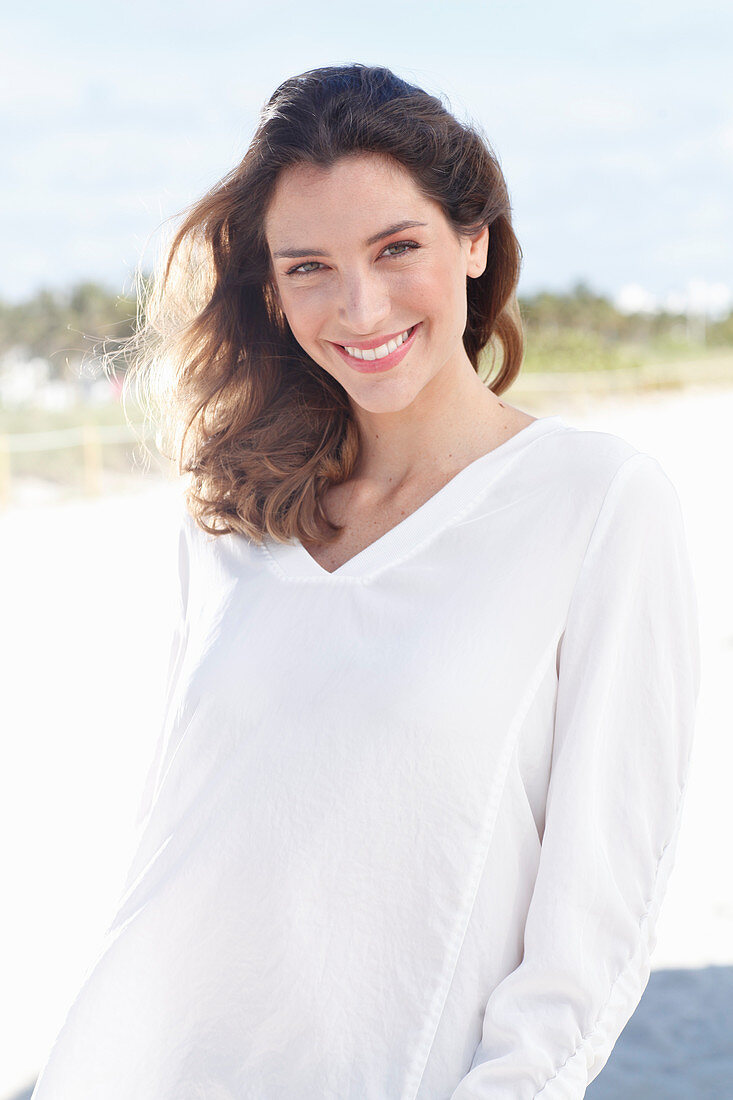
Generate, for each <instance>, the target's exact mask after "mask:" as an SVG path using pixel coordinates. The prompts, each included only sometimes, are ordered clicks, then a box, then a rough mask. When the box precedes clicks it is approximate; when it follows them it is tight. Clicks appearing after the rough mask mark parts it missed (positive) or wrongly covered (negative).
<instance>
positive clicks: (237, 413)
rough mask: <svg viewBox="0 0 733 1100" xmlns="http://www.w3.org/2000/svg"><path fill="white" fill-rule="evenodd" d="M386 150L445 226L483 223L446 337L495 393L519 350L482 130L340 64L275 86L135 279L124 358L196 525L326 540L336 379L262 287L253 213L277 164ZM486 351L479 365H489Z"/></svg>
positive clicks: (259, 237) (515, 254) (507, 227)
mask: <svg viewBox="0 0 733 1100" xmlns="http://www.w3.org/2000/svg"><path fill="white" fill-rule="evenodd" d="M354 153H376V154H380V155H383V156H384V155H386V156H388V157H391V158H393V160H394V161H396V162H398V163H399V164H400V165H402V166H403V167H404V168H406V169H407V170H408V171H409V172H410V173H411V175H412V178H413V179H414V181H415V183H416V186H417V187H418V188H419V189H420V190H421V192H422V193H423V194H424V195H426V196H427V197H428V198H431V199H433V200H435V201H436V202H437V203H438V204H439V205H440V206H441V208H442V210H443V212H444V214H445V216H446V217H447V219H448V220H449V222H450V223H451V224H452V226H453V228H454V231H455V232H457V233H458V234H473V235H475V234H476V233H478V232H480V231H481V229H482V228H483V227H484V226H490V234H489V250H488V260H487V264H486V269H485V271H484V272H483V274H482V275H481V276H479V277H478V278H472V279H469V280H467V284H468V285H467V291H466V292H467V296H468V303H467V304H468V312H467V322H466V328H465V331H464V333H463V345H464V347H465V350H466V353H467V355H468V358H469V359H470V361H471V363H472V365H473V367H474V369H475V370H476V371H477V373H478V374H479V375H480V377H481V378H482V381H484V383H485V384H486V385H488V386H489V388H490V389H491V390H492V391H493V392H494V393H496V394H500V393H502V392H503V391H504V390H505V389H507V388H508V387H509V386H510V385H511V383H512V382H513V381H514V379H515V378H516V376H517V374H518V372H519V369H520V366H521V362H522V355H523V336H522V326H521V320H520V317H519V309H518V305H517V299H516V286H517V282H518V279H519V269H520V264H521V256H522V253H521V249H520V246H519V242H518V241H517V238H516V236H515V234H514V230H513V228H512V224H511V210H510V203H509V197H508V192H507V187H506V183H505V180H504V176H503V174H502V171H501V168H500V166H499V163H498V160H497V158H496V156H495V155H494V153H493V151H492V150H491V147H490V146H489V143H488V142H487V140H486V138H485V136H484V135H483V134H482V132H481V131H480V129H479V128H478V127H477V126H475V125H467V124H464V123H461V122H460V121H459V120H458V119H456V118H455V117H454V115H453V114H452V113H451V112H450V111H449V110H448V109H447V108H446V107H445V106H444V105H443V102H442V101H441V99H439V98H437V97H435V96H433V95H430V94H428V93H427V92H425V91H423V89H421V88H419V87H415V86H413V85H411V84H408V83H406V82H405V81H404V80H402V79H400V78H399V77H397V76H396V75H395V74H394V73H392V72H391V71H390V70H389V69H386V68H382V67H378V66H367V65H361V64H349V65H343V66H341V65H338V66H330V67H326V68H319V69H312V70H310V71H309V72H305V73H301V74H300V75H299V76H294V77H291V78H290V79H288V80H286V81H284V83H282V84H281V85H280V86H279V87H278V88H277V89H276V90H275V92H274V93H273V94H272V96H271V97H270V99H269V100H268V102H267V103H266V104H265V105H264V107H263V109H262V112H261V115H260V118H259V123H258V126H257V130H256V132H255V135H254V137H253V139H252V141H251V143H250V145H249V148H248V149H247V151H246V153H245V155H244V158H243V159H242V161H241V162H240V163H239V164H238V165H237V166H236V167H235V168H233V169H232V170H231V171H230V172H229V173H228V174H227V175H226V176H224V178H223V179H221V180H220V181H219V182H218V183H217V184H215V186H214V187H212V188H211V190H209V191H208V192H207V193H206V194H204V195H203V197H202V198H200V199H198V200H197V201H196V202H194V203H193V204H192V205H191V206H189V207H188V208H187V210H186V211H184V215H183V221H182V224H181V225H180V227H179V228H178V229H177V231H176V232H175V233H174V235H173V236H172V240H171V241H170V243H169V244H168V245H166V246H165V247H164V249H163V251H162V253H161V254H160V258H159V260H158V263H157V265H156V268H155V270H154V272H153V275H152V277H151V279H150V280H149V281H147V282H146V281H144V278H143V277H141V276H140V274H139V272H138V273H137V275H136V278H137V280H138V300H139V303H140V304H139V307H138V310H139V311H138V321H137V326H136V331H135V333H134V335H133V336H132V337H131V338H130V340H129V341H127V342H126V345H125V348H124V351H123V355H124V358H125V359H126V361H127V371H126V374H125V379H124V385H123V400H126V398H127V397H128V396H129V395H130V394H131V393H134V395H135V398H136V401H137V402H138V404H140V405H141V406H142V408H143V410H144V411H145V415H146V422H147V419H148V418H149V419H150V420H152V422H153V424H154V426H155V429H156V443H157V446H158V449H159V450H160V451H161V453H162V454H163V455H165V457H166V458H168V459H173V460H174V461H175V462H176V464H177V470H178V473H179V474H184V473H185V474H189V475H190V478H189V480H188V482H187V488H186V493H185V496H186V507H187V509H188V511H189V512H190V513H191V515H192V517H193V518H194V520H195V521H196V523H197V524H198V526H199V527H201V528H202V530H204V531H207V532H209V533H210V534H224V533H227V532H238V533H240V534H243V535H245V536H247V537H248V538H251V539H254V540H255V541H257V542H259V541H261V539H262V537H263V536H270V537H271V538H273V539H275V540H277V541H290V540H292V539H293V538H298V539H300V540H302V541H319V540H320V541H330V540H331V539H332V538H335V537H336V535H337V534H338V532H339V531H340V530H341V527H339V526H338V525H336V524H334V523H332V522H331V521H330V520H329V519H328V517H327V516H326V514H325V512H324V509H323V506H322V497H323V494H324V491H325V490H326V489H327V488H328V487H329V485H332V484H334V483H340V482H342V481H345V480H347V479H348V477H349V476H350V474H351V473H352V472H353V470H354V468H355V466H356V462H357V458H358V455H359V432H358V428H357V424H356V421H355V419H354V417H353V414H352V411H351V407H350V405H349V400H348V396H347V394H346V391H345V390H344V388H343V387H342V386H341V384H340V383H339V382H337V381H336V380H335V379H334V378H333V377H332V376H331V375H330V374H328V373H327V372H326V371H325V370H323V368H322V367H320V366H319V365H318V364H316V363H315V362H314V361H313V360H312V359H311V358H310V357H309V356H308V355H307V354H306V353H305V351H304V350H303V349H302V348H301V346H300V345H299V344H298V343H297V341H296V340H295V338H294V336H293V335H292V333H291V331H290V329H289V327H288V325H287V322H286V320H285V317H284V315H283V313H282V311H281V310H280V307H279V305H278V302H277V298H276V295H275V292H274V274H273V271H272V268H271V261H270V254H269V249H268V246H267V241H266V238H265V231H264V224H265V214H266V211H267V208H268V205H269V202H270V199H271V197H272V196H273V192H274V188H275V183H276V180H277V177H278V173H279V172H281V171H282V169H284V168H285V167H287V166H289V165H294V164H301V163H311V164H315V165H318V166H321V167H330V166H331V165H333V164H334V163H335V162H336V161H337V160H338V159H339V158H340V157H343V156H346V155H348V154H354ZM498 349H501V351H502V355H501V360H500V365H499V369H498V370H497V373H496V376H495V377H494V378H493V379H492V380H491V381H488V379H487V378H486V372H483V373H482V368H483V366H484V363H485V360H486V359H487V356H486V354H485V352H486V351H488V352H489V353H490V354H489V358H490V365H489V371H488V373H490V372H491V370H493V368H494V366H495V364H496V352H497V350H498Z"/></svg>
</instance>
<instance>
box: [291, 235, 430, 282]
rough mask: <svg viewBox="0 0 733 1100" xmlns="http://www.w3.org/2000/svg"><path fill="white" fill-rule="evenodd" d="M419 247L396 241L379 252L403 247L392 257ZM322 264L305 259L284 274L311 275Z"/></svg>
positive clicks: (412, 242)
mask: <svg viewBox="0 0 733 1100" xmlns="http://www.w3.org/2000/svg"><path fill="white" fill-rule="evenodd" d="M419 247H420V245H419V244H416V243H415V241H396V242H395V243H394V244H388V245H387V246H386V248H384V249H383V251H382V253H381V254H382V255H384V253H386V252H389V250H390V249H393V248H399V249H403V251H401V252H393V253H392V255H393V256H394V257H397V256H404V255H406V254H407V252H409V251H410V250H411V249H413V248H419ZM322 266H323V265H322V264H319V263H318V261H317V260H306V261H305V263H302V264H298V266H297V267H291V269H290V271H287V272H286V274H287V275H311V274H312V273H313V271H315V270H316V269H317V268H319V267H322ZM306 269H308V270H306Z"/></svg>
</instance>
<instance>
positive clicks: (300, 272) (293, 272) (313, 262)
mask: <svg viewBox="0 0 733 1100" xmlns="http://www.w3.org/2000/svg"><path fill="white" fill-rule="evenodd" d="M313 266H315V267H318V262H317V261H316V260H307V261H306V262H305V263H304V264H298V266H297V267H291V269H290V271H288V272H287V274H288V275H310V271H303V270H302V268H304V267H313Z"/></svg>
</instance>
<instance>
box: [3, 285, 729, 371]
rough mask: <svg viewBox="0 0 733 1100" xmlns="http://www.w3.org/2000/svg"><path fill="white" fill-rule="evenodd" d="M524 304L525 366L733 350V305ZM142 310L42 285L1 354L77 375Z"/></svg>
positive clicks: (576, 297)
mask: <svg viewBox="0 0 733 1100" xmlns="http://www.w3.org/2000/svg"><path fill="white" fill-rule="evenodd" d="M145 278H146V279H147V278H149V276H146V277H145ZM519 304H520V310H521V314H522V319H523V323H524V328H525V343H526V350H525V360H524V364H523V368H522V369H523V370H524V371H532V372H534V371H557V370H562V371H581V370H582V371H597V370H614V369H619V368H633V367H638V366H641V365H643V364H645V363H655V362H656V363H658V362H664V361H673V360H679V359H690V358H694V359H696V360H699V359H700V358H702V357H704V356H705V354H707V353H708V352H710V351H713V352H714V351H715V350H716V349H721V348H730V349H733V312H731V313H729V315H728V317H726V318H725V319H724V320H721V321H716V322H708V323H707V324H705V323H704V322H703V321H702V320H701V319H692V320H691V319H690V318H688V317H686V316H685V315H684V314H675V313H667V312H659V313H655V314H641V313H635V314H623V313H620V312H619V311H618V310H617V309H616V308H615V306H614V305H613V304H612V303H611V302H610V301H609V300H608V299H607V298H604V297H603V296H602V295H599V294H595V293H594V292H593V291H592V290H591V289H590V288H589V287H588V286H587V285H586V284H585V283H577V284H576V286H575V287H573V289H572V290H570V291H569V292H567V293H563V294H560V293H549V292H547V291H543V292H541V293H539V294H535V295H532V296H529V297H520V302H519ZM136 314H137V302H136V301H135V300H134V299H133V298H130V297H125V296H124V295H120V294H115V293H114V292H113V291H111V290H108V289H106V288H104V287H102V286H100V285H99V284H97V283H94V282H82V283H79V284H77V285H76V286H74V287H72V288H71V289H70V290H68V291H53V290H48V289H43V290H39V291H38V293H36V294H35V295H34V296H33V297H32V298H30V299H28V300H27V301H25V302H21V303H18V304H14V305H10V304H7V303H3V302H2V301H0V357H2V356H3V355H4V354H5V353H6V352H7V351H8V350H9V349H10V348H12V347H14V346H16V347H18V346H19V347H21V348H23V349H27V354H29V355H30V356H39V357H41V358H44V359H46V360H47V361H48V362H49V364H50V368H51V377H53V378H76V379H78V378H79V369H80V366H81V365H82V363H85V364H86V363H89V362H90V361H92V360H93V359H94V354H95V349H96V350H101V349H103V348H104V350H108V351H110V350H114V347H115V346H116V345H115V343H114V341H115V340H117V339H124V338H125V337H127V336H129V335H130V334H131V332H132V331H133V328H134V325H135V318H136Z"/></svg>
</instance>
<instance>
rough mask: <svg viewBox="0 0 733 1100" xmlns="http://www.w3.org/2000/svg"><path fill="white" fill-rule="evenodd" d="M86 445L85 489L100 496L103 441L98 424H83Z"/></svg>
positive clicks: (83, 436)
mask: <svg viewBox="0 0 733 1100" xmlns="http://www.w3.org/2000/svg"><path fill="white" fill-rule="evenodd" d="M82 439H83V447H84V491H85V493H86V494H87V495H88V496H98V495H99V493H100V492H101V489H102V443H101V440H100V437H99V429H98V427H97V425H96V424H84V425H82Z"/></svg>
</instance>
